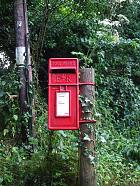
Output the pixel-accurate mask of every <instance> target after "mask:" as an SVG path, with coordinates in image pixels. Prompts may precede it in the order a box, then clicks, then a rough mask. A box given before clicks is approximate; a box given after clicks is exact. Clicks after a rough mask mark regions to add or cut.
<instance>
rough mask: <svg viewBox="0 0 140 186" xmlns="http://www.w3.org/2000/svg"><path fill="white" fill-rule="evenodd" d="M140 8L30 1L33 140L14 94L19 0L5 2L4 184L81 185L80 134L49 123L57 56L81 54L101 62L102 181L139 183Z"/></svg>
mask: <svg viewBox="0 0 140 186" xmlns="http://www.w3.org/2000/svg"><path fill="white" fill-rule="evenodd" d="M139 9H140V2H139V0H102V1H99V0H83V1H80V0H75V1H74V0H57V1H56V0H49V1H48V0H28V16H29V28H30V39H31V53H32V62H33V73H34V96H35V109H36V127H35V129H36V131H35V133H36V136H35V137H30V138H29V139H30V143H29V144H28V145H27V144H23V143H22V142H21V133H20V131H21V128H20V122H19V121H20V118H19V107H18V98H17V97H16V96H11V95H18V89H19V86H20V85H19V82H18V72H17V69H16V66H15V56H14V50H15V33H14V19H13V17H14V16H13V14H14V13H13V12H14V11H13V1H9V0H5V1H2V0H1V1H0V25H1V27H0V52H4V54H5V60H0V142H1V143H0V185H2V186H11V185H28V186H29V185H40V186H45V185H48V186H50V185H53V186H78V183H79V180H78V179H79V178H78V171H79V163H78V137H79V132H78V131H75V132H73V131H72V132H71V131H55V132H51V131H48V129H47V60H48V58H50V57H78V58H79V59H80V66H81V67H82V68H83V67H93V68H95V71H96V82H97V88H96V99H97V100H96V106H95V110H94V115H95V118H96V119H97V126H96V134H97V144H96V147H97V162H96V164H97V184H98V185H99V186H111V185H113V186H122V185H123V186H129V185H131V186H138V185H140V18H139V17H140V15H139V14H140V13H139ZM7 60H8V61H10V66H9V67H8V68H6V67H5V63H6V62H7ZM25 124H26V120H25ZM33 147H34V148H33Z"/></svg>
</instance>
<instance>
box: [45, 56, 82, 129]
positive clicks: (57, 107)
mask: <svg viewBox="0 0 140 186" xmlns="http://www.w3.org/2000/svg"><path fill="white" fill-rule="evenodd" d="M48 76H49V78H48V79H49V80H48V128H49V129H50V130H75V129H78V128H79V80H78V76H79V62H78V59H76V58H51V59H49V68H48Z"/></svg>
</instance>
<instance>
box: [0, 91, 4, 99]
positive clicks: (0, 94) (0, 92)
mask: <svg viewBox="0 0 140 186" xmlns="http://www.w3.org/2000/svg"><path fill="white" fill-rule="evenodd" d="M4 94H5V93H4V92H3V91H2V90H0V98H1V97H3V96H4Z"/></svg>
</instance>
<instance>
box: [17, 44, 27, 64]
mask: <svg viewBox="0 0 140 186" xmlns="http://www.w3.org/2000/svg"><path fill="white" fill-rule="evenodd" d="M25 53H26V51H25V47H16V63H17V65H24V64H25Z"/></svg>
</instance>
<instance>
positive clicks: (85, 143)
mask: <svg viewBox="0 0 140 186" xmlns="http://www.w3.org/2000/svg"><path fill="white" fill-rule="evenodd" d="M80 83H81V86H80V96H81V108H82V113H83V114H82V120H83V121H84V122H83V123H81V124H80V132H81V134H80V138H81V143H80V144H81V145H80V186H95V185H96V167H95V126H94V125H95V124H94V123H95V122H94V120H93V116H92V113H93V112H92V111H93V104H94V101H95V95H94V94H95V88H94V86H93V85H94V69H92V68H84V69H81V70H80ZM86 121H87V122H86ZM92 121H93V123H91V122H92Z"/></svg>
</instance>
